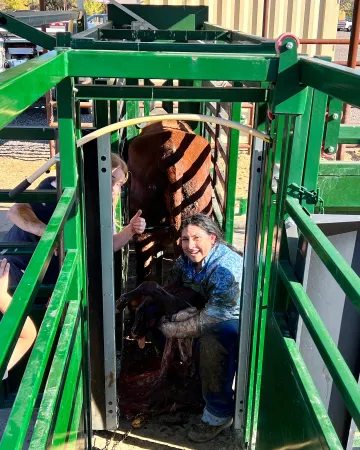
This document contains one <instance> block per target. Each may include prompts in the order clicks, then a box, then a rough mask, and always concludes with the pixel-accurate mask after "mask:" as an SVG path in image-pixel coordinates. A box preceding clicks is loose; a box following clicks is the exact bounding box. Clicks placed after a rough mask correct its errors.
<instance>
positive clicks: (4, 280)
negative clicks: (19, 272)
mask: <svg viewBox="0 0 360 450" xmlns="http://www.w3.org/2000/svg"><path fill="white" fill-rule="evenodd" d="M9 271H10V264H9V263H8V262H7V260H6V258H4V259H2V260H1V261H0V295H2V294H5V293H7V290H8V286H9Z"/></svg>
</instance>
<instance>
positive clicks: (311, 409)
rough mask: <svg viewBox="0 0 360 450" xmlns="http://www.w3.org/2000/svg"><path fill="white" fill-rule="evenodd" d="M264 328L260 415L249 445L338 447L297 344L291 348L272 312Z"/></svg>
mask: <svg viewBox="0 0 360 450" xmlns="http://www.w3.org/2000/svg"><path fill="white" fill-rule="evenodd" d="M266 331H267V333H266V343H267V345H266V348H265V354H264V369H263V372H264V373H263V383H262V388H261V404H260V411H261V414H260V417H259V425H258V432H257V436H256V437H257V439H256V447H252V448H256V450H269V449H284V450H285V449H296V448H298V449H300V448H304V449H305V448H306V450H319V449H322V450H328V449H329V450H330V449H331V450H340V449H341V448H342V447H341V446H339V441H338V439H337V436H336V434H335V433H334V431H333V428H332V426H331V423H330V421H329V418H328V416H327V414H326V413H325V414H321V413H324V408H323V407H322V404H321V400H320V398H319V395H318V393H317V392H316V389H314V386H313V383H312V381H311V379H310V377H309V374H308V372H307V370H306V368H305V367H304V362H303V360H302V358H301V355H300V354H299V351H298V350H297V349H296V344H295V343H294V344H295V345H294V344H291V351H290V349H289V345H287V344H289V340H288V339H287V338H284V337H283V336H282V335H281V332H280V329H279V326H278V324H277V321H276V319H275V317H274V316H273V315H272V316H271V317H270V320H269V321H268V325H267V330H266ZM320 414H321V415H320Z"/></svg>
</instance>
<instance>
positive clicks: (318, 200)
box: [289, 183, 324, 214]
mask: <svg viewBox="0 0 360 450" xmlns="http://www.w3.org/2000/svg"><path fill="white" fill-rule="evenodd" d="M289 190H290V192H289V193H290V195H293V194H294V193H298V194H300V195H299V197H300V198H299V200H301V199H303V198H304V199H306V203H307V204H310V205H317V206H318V207H319V213H320V214H324V199H323V198H322V197H321V195H320V189H319V188H317V189H316V191H315V190H311V191H309V190H308V189H306V187H304V186H298V185H297V184H296V183H292V184H290V186H289Z"/></svg>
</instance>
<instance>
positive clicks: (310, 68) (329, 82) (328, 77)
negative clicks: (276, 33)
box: [299, 57, 360, 107]
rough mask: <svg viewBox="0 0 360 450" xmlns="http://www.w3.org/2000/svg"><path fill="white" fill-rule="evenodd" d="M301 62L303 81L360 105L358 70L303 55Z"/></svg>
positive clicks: (342, 99)
mask: <svg viewBox="0 0 360 450" xmlns="http://www.w3.org/2000/svg"><path fill="white" fill-rule="evenodd" d="M299 64H300V81H301V83H304V84H305V85H306V86H312V87H313V88H315V89H318V90H319V91H321V92H324V93H325V94H328V95H330V97H334V98H337V99H339V100H341V101H342V102H345V103H349V104H350V105H354V106H357V107H360V74H359V72H358V71H357V70H355V69H350V68H348V67H343V66H339V65H338V64H332V63H330V62H327V61H322V60H320V59H313V58H307V57H301V58H300V61H299Z"/></svg>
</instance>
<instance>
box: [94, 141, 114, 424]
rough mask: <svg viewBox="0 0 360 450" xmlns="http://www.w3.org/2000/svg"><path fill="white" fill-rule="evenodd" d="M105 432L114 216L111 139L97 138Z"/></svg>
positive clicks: (109, 404)
mask: <svg viewBox="0 0 360 450" xmlns="http://www.w3.org/2000/svg"><path fill="white" fill-rule="evenodd" d="M98 173H99V198H100V227H101V273H102V291H103V299H102V300H103V323H104V370H105V386H104V389H105V410H106V429H107V430H112V429H115V428H116V427H117V414H116V346H115V298H114V247H113V215H112V203H111V198H112V194H111V185H112V183H111V143H110V136H109V135H105V136H101V137H100V138H98Z"/></svg>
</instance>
